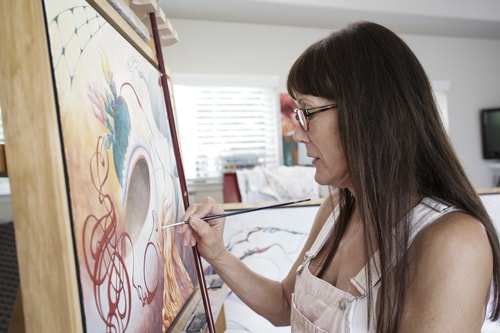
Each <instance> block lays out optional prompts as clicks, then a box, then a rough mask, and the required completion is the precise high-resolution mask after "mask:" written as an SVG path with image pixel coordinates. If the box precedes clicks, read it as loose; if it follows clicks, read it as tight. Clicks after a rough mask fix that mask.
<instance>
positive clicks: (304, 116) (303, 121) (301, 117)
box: [293, 103, 337, 132]
mask: <svg viewBox="0 0 500 333" xmlns="http://www.w3.org/2000/svg"><path fill="white" fill-rule="evenodd" d="M336 107H337V103H335V104H329V105H324V106H318V107H316V108H309V109H301V108H296V109H295V110H293V112H294V113H295V119H297V120H298V121H299V124H300V126H301V127H302V130H304V132H308V131H309V118H310V117H311V116H312V115H313V114H315V113H319V112H323V111H327V110H330V109H334V108H336Z"/></svg>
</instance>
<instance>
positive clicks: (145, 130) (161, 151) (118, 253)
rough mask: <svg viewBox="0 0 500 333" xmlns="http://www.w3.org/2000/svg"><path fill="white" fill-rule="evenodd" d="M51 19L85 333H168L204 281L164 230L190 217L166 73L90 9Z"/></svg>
mask: <svg viewBox="0 0 500 333" xmlns="http://www.w3.org/2000/svg"><path fill="white" fill-rule="evenodd" d="M45 10H46V19H47V27H48V36H49V40H50V53H51V59H52V68H53V73H54V79H55V86H56V87H55V88H56V89H55V90H56V93H57V99H58V114H59V120H60V130H61V134H62V138H63V140H62V141H63V150H64V158H65V169H66V176H67V180H68V187H69V188H68V191H69V194H70V196H69V197H70V209H71V217H72V224H73V225H72V229H73V238H74V243H75V251H76V256H77V262H78V265H79V267H78V270H79V282H80V290H81V299H82V304H83V309H84V318H85V327H86V331H87V332H92V333H94V332H95V333H97V332H113V333H114V332H117V333H119V332H167V331H169V328H170V326H171V325H172V323H173V321H174V320H175V318H176V316H177V315H178V314H179V313H180V311H181V310H182V308H183V306H184V305H185V303H186V302H187V300H188V299H189V297H190V296H191V295H192V293H193V291H194V290H195V288H196V286H197V275H196V267H195V262H194V258H193V253H192V252H191V251H188V250H185V249H184V248H183V247H182V246H181V244H180V240H179V239H177V238H176V234H175V231H174V230H173V229H162V228H161V226H162V225H165V224H169V223H173V222H176V221H178V220H179V217H180V215H181V214H182V213H183V204H182V197H181V193H180V180H179V177H178V172H177V165H178V161H176V159H175V156H174V149H173V143H172V137H171V133H170V129H169V121H174V120H172V119H168V118H167V112H166V102H165V98H164V95H163V90H162V87H161V80H160V75H161V73H160V72H159V71H158V69H157V68H156V67H155V66H153V65H152V64H151V63H150V62H149V61H148V60H147V59H145V58H144V57H143V56H142V55H141V54H140V53H139V52H138V51H137V50H136V49H135V48H134V47H133V46H132V45H130V44H129V43H128V42H127V40H125V39H124V38H123V37H122V36H121V35H120V34H119V33H118V32H117V31H116V30H115V29H114V28H113V26H112V25H111V24H109V23H108V22H107V21H106V20H105V19H104V18H103V17H102V16H100V15H99V13H98V12H96V11H95V10H94V8H92V7H91V6H90V5H89V4H88V3H87V2H85V1H83V0H69V1H68V0H51V1H46V2H45ZM47 199H49V198H47ZM189 250H190V249H189Z"/></svg>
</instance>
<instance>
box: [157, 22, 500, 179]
mask: <svg viewBox="0 0 500 333" xmlns="http://www.w3.org/2000/svg"><path fill="white" fill-rule="evenodd" d="M172 24H173V26H174V27H175V29H176V30H177V32H178V33H179V42H178V43H177V44H175V45H173V46H169V47H168V48H165V49H164V56H165V63H166V65H167V67H168V68H169V70H170V71H171V72H172V75H173V78H174V81H175V75H176V73H179V74H200V73H201V74H226V75H227V74H242V75H252V74H259V75H278V76H279V77H280V82H281V85H282V87H283V91H285V88H284V87H285V81H286V75H287V73H288V69H289V66H290V65H291V64H292V62H293V61H294V60H295V59H296V58H297V56H298V55H299V54H300V53H301V52H302V51H303V50H304V49H305V48H306V47H307V46H308V45H309V44H311V43H312V42H314V41H316V40H317V39H320V38H322V37H324V36H325V35H327V34H328V33H329V30H325V29H312V28H296V27H280V26H269V25H251V24H240V23H225V22H211V21H195V20H172ZM402 37H403V39H405V40H406V41H407V43H408V44H409V45H410V47H411V48H412V49H413V50H414V51H415V53H416V54H417V56H418V57H419V59H420V60H421V62H422V64H423V66H424V67H425V68H426V70H427V73H428V75H429V77H430V79H431V80H436V81H450V84H451V85H450V90H449V95H448V97H449V99H448V107H449V117H450V118H449V123H450V124H449V125H450V132H449V133H450V137H451V140H452V142H453V144H454V146H455V149H456V151H457V153H458V155H459V157H460V159H461V161H462V163H463V165H464V167H465V170H466V172H467V173H468V175H469V177H470V179H471V181H472V182H473V184H474V186H475V187H477V188H488V187H492V186H493V185H494V175H493V171H492V170H491V168H490V167H489V165H490V164H491V163H487V162H485V161H484V160H483V159H482V157H481V141H480V129H479V110H480V109H481V108H485V107H496V106H500V65H499V63H498V62H499V60H498V59H500V40H477V39H462V38H444V37H443V38H442V37H427V36H414V35H411V36H410V35H403V36H402Z"/></svg>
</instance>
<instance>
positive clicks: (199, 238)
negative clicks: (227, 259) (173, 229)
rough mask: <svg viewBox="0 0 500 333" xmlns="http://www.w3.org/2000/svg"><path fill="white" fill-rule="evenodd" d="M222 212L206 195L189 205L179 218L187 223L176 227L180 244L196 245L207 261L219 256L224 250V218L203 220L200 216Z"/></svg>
mask: <svg viewBox="0 0 500 333" xmlns="http://www.w3.org/2000/svg"><path fill="white" fill-rule="evenodd" d="M223 213H224V211H223V210H222V209H221V208H220V207H219V205H218V204H217V202H216V201H215V200H214V199H213V198H211V197H206V198H205V199H204V200H203V202H202V203H201V204H195V205H191V206H189V208H188V209H187V210H186V212H185V213H184V215H183V216H182V219H181V220H182V221H189V224H185V225H181V226H179V227H178V229H177V233H178V234H180V235H181V236H182V245H184V246H195V245H197V246H198V252H199V253H200V255H201V256H202V257H203V258H205V259H206V260H207V261H208V262H209V263H211V262H212V261H213V260H214V259H216V258H218V257H220V255H221V254H222V252H224V251H226V247H225V246H224V240H223V233H224V221H225V218H220V219H216V220H209V221H203V220H202V218H203V217H206V216H210V215H218V214H223Z"/></svg>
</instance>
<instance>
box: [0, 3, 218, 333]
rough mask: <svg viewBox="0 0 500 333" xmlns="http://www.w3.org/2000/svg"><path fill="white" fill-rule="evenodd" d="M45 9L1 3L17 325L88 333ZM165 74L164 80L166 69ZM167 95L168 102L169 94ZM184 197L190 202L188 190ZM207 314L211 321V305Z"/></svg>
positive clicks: (0, 71)
mask: <svg viewBox="0 0 500 333" xmlns="http://www.w3.org/2000/svg"><path fill="white" fill-rule="evenodd" d="M90 3H92V4H93V6H98V7H99V12H100V14H101V15H102V16H103V17H105V18H106V20H110V22H111V21H113V24H117V25H118V27H120V28H118V29H117V30H118V31H119V32H120V33H121V34H122V35H123V36H125V38H126V39H127V40H128V41H129V42H130V43H131V44H132V45H134V47H135V48H136V49H137V50H138V51H139V52H140V53H141V54H142V55H143V56H144V57H145V58H146V59H147V60H148V61H149V62H151V63H152V64H153V65H154V66H158V64H157V63H156V60H157V57H156V54H157V52H158V50H160V51H161V48H160V49H158V46H157V45H155V47H156V49H155V50H153V49H152V48H151V46H150V45H147V44H146V43H144V42H143V41H141V40H140V39H139V38H138V37H137V36H136V35H135V34H134V32H133V31H132V30H131V29H130V28H129V27H127V25H126V24H124V21H123V20H122V19H121V18H120V17H119V16H118V15H116V13H115V14H113V11H112V9H110V8H109V5H108V4H107V2H105V1H101V0H99V1H97V0H92V1H90ZM43 6H44V3H43V1H31V0H21V1H17V2H16V3H13V4H7V3H3V2H2V4H1V5H0V20H1V22H2V23H0V24H1V25H0V26H1V27H2V31H3V32H4V33H3V34H2V41H1V42H2V45H9V47H8V48H6V50H8V51H7V52H2V53H1V55H0V62H1V63H0V101H1V103H2V104H1V107H2V111H3V112H2V113H3V124H4V128H5V130H4V133H5V142H6V145H5V161H6V165H7V167H6V168H4V170H3V171H5V172H6V169H8V170H9V179H10V185H11V193H12V207H13V213H14V219H15V234H16V243H17V252H18V262H19V272H20V285H21V288H22V293H19V297H21V298H22V299H18V302H17V305H18V306H20V308H21V311H22V315H21V316H20V317H18V315H19V312H17V313H15V314H14V316H13V318H18V321H17V322H15V323H12V324H11V327H13V326H16V325H17V326H18V327H23V330H24V331H26V332H39V331H42V332H76V333H78V332H84V331H85V329H84V327H85V324H84V319H83V316H82V314H83V309H82V308H83V305H82V302H83V300H82V297H81V287H80V286H79V269H78V268H77V267H78V265H77V261H76V260H75V259H76V258H75V249H76V244H75V243H74V242H73V237H74V235H73V230H72V223H71V221H72V207H71V200H70V198H69V188H70V184H69V183H70V180H71V179H70V177H68V174H67V173H66V169H65V167H66V161H67V157H66V156H65V154H64V148H63V146H64V144H63V142H62V134H61V131H62V129H61V124H60V122H61V120H60V119H59V117H58V114H57V112H55V111H56V110H58V109H59V101H58V100H57V98H56V96H57V94H56V93H55V91H56V90H55V89H56V88H55V87H56V82H55V81H54V74H53V68H52V67H51V59H50V56H49V55H50V53H51V52H50V51H51V50H50V46H49V45H48V42H47V32H46V23H45V15H44V8H43ZM153 17H154V15H153ZM153 28H154V26H153ZM161 72H162V74H163V76H165V72H164V68H161ZM165 84H166V81H163V85H165ZM167 93H168V91H167ZM165 97H166V98H167V100H168V98H169V96H168V95H166V96H165ZM167 102H168V103H167V104H168V107H169V108H170V109H171V105H170V104H169V101H167ZM170 111H171V110H170ZM170 116H171V115H170ZM177 150H178V147H177ZM184 182H185V181H184ZM184 188H185V185H184ZM184 192H185V197H186V198H187V191H184ZM184 204H185V205H186V204H187V202H186V201H184ZM193 253H194V254H196V253H197V252H196V251H195V250H194V251H193ZM197 260H198V261H199V257H197ZM197 273H198V278H199V282H200V285H201V286H202V288H201V289H202V290H201V294H202V297H203V299H204V305H205V309H206V310H207V307H206V305H207V304H208V301H207V300H206V298H205V297H207V296H206V290H205V289H206V287H205V286H204V280H203V276H202V275H201V276H200V269H198V272H197ZM207 315H208V317H209V318H208V319H210V318H211V312H210V308H209V304H208V313H207ZM211 327H213V322H210V320H209V330H210V332H212V331H213V329H212V328H211Z"/></svg>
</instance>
